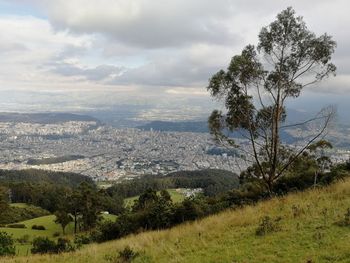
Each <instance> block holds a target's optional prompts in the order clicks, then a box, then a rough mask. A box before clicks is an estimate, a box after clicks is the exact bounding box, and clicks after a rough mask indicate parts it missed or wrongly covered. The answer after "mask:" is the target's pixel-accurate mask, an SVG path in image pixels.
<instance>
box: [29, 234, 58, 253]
mask: <svg viewBox="0 0 350 263" xmlns="http://www.w3.org/2000/svg"><path fill="white" fill-rule="evenodd" d="M31 252H32V253H33V254H45V253H57V249H56V243H55V242H54V241H52V240H50V239H48V238H47V237H37V238H35V239H34V240H33V248H32V249H31Z"/></svg>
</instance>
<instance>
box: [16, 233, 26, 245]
mask: <svg viewBox="0 0 350 263" xmlns="http://www.w3.org/2000/svg"><path fill="white" fill-rule="evenodd" d="M17 242H18V243H20V244H22V245H23V244H27V243H29V235H23V236H21V237H19V238H17Z"/></svg>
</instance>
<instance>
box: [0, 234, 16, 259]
mask: <svg viewBox="0 0 350 263" xmlns="http://www.w3.org/2000/svg"><path fill="white" fill-rule="evenodd" d="M15 252H16V250H15V246H14V241H13V239H12V237H11V236H10V235H9V234H7V233H6V232H0V256H10V255H15Z"/></svg>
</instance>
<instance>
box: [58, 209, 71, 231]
mask: <svg viewBox="0 0 350 263" xmlns="http://www.w3.org/2000/svg"><path fill="white" fill-rule="evenodd" d="M55 216H56V220H55V223H56V224H60V225H61V227H62V232H63V235H64V234H65V228H66V226H67V225H68V224H69V223H70V222H72V221H73V217H72V216H71V215H70V214H69V213H67V212H66V211H64V210H59V211H57V212H56V213H55Z"/></svg>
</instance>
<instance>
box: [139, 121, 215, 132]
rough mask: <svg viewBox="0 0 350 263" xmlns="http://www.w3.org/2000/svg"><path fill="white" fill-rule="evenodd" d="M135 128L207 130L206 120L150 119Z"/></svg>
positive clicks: (185, 130) (174, 130)
mask: <svg viewBox="0 0 350 263" xmlns="http://www.w3.org/2000/svg"><path fill="white" fill-rule="evenodd" d="M136 128H138V129H141V130H145V131H149V130H151V129H152V130H155V131H173V132H209V129H208V123H207V122H206V121H174V122H172V121H152V122H150V123H147V124H145V125H141V126H137V127H136Z"/></svg>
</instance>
